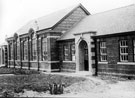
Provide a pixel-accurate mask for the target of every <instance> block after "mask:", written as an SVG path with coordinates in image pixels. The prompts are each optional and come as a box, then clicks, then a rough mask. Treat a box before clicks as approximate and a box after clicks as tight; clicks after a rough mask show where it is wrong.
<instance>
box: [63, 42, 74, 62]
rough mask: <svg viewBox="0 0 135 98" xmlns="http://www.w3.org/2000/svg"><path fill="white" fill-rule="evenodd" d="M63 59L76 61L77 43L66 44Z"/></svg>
mask: <svg viewBox="0 0 135 98" xmlns="http://www.w3.org/2000/svg"><path fill="white" fill-rule="evenodd" d="M63 60H64V61H75V44H71V43H69V44H65V45H64V46H63Z"/></svg>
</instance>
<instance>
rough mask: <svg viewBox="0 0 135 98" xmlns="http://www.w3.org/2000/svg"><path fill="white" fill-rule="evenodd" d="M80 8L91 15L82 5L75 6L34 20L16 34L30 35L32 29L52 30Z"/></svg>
mask: <svg viewBox="0 0 135 98" xmlns="http://www.w3.org/2000/svg"><path fill="white" fill-rule="evenodd" d="M79 6H80V7H82V8H83V9H84V11H85V12H86V13H88V14H89V12H88V11H87V10H86V9H85V8H84V7H83V6H82V5H81V4H77V5H73V6H70V7H68V8H66V9H62V10H59V11H57V12H54V13H51V14H49V15H46V16H43V17H40V18H37V19H33V20H31V21H30V22H28V23H27V24H26V25H24V26H23V27H22V28H20V29H19V30H18V31H17V32H16V33H18V34H19V35H22V34H25V33H28V31H29V29H30V28H33V29H34V30H35V31H37V30H42V29H48V28H51V27H53V26H55V25H56V24H57V23H59V22H60V21H61V20H62V19H63V18H64V17H66V16H67V15H68V14H70V13H71V12H72V11H74V10H75V9H76V8H77V7H79Z"/></svg>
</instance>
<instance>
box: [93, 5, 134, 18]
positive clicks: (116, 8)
mask: <svg viewBox="0 0 135 98" xmlns="http://www.w3.org/2000/svg"><path fill="white" fill-rule="evenodd" d="M130 6H135V4H130V5H126V6H121V7H117V8H113V9H110V10H106V11H103V12H99V13H95V14H91V15H90V16H93V15H97V14H102V13H106V12H110V11H114V10H118V9H122V8H127V7H130Z"/></svg>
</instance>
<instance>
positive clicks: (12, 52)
mask: <svg viewBox="0 0 135 98" xmlns="http://www.w3.org/2000/svg"><path fill="white" fill-rule="evenodd" d="M13 45H14V44H13V42H12V43H11V47H10V48H11V60H13V59H14V49H13Z"/></svg>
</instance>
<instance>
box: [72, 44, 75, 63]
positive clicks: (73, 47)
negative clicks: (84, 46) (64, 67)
mask: <svg viewBox="0 0 135 98" xmlns="http://www.w3.org/2000/svg"><path fill="white" fill-rule="evenodd" d="M71 56H72V61H75V44H71Z"/></svg>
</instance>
